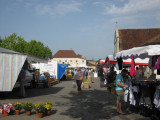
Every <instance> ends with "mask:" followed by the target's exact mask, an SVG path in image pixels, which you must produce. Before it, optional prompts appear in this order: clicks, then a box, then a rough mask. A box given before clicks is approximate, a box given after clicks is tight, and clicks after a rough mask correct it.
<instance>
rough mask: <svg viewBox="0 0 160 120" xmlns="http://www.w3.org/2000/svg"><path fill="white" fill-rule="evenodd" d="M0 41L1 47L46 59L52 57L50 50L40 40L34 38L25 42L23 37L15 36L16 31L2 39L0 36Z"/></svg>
mask: <svg viewBox="0 0 160 120" xmlns="http://www.w3.org/2000/svg"><path fill="white" fill-rule="evenodd" d="M0 43H1V44H0V45H1V47H3V48H6V49H10V50H14V51H17V52H20V53H26V54H30V55H34V56H38V57H40V58H46V59H48V58H51V57H52V52H51V50H50V49H49V48H48V46H47V47H46V46H44V44H43V43H42V42H40V41H36V40H31V41H30V42H26V41H25V40H24V38H22V37H20V36H17V34H16V33H13V34H12V35H10V36H8V37H5V39H4V40H1V38H0Z"/></svg>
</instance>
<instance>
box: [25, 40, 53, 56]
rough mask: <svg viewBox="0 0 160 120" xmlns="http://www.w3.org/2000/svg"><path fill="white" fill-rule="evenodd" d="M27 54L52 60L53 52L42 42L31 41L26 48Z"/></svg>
mask: <svg viewBox="0 0 160 120" xmlns="http://www.w3.org/2000/svg"><path fill="white" fill-rule="evenodd" d="M26 53H27V54H31V55H35V56H38V57H41V58H46V59H47V58H51V57H52V52H51V50H50V49H49V48H48V46H47V47H45V46H44V45H43V43H41V42H40V41H38V42H37V41H36V40H31V41H30V42H29V43H28V44H27V47H26Z"/></svg>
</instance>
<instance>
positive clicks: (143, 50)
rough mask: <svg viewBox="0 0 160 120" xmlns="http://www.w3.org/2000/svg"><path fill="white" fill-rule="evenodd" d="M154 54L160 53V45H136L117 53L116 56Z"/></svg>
mask: <svg viewBox="0 0 160 120" xmlns="http://www.w3.org/2000/svg"><path fill="white" fill-rule="evenodd" d="M142 54H143V55H147V56H154V55H160V45H148V46H143V47H134V48H131V49H128V50H123V51H121V52H118V53H116V54H115V58H119V57H131V56H132V55H134V56H140V55H142Z"/></svg>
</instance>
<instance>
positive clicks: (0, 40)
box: [0, 36, 3, 46]
mask: <svg viewBox="0 0 160 120" xmlns="http://www.w3.org/2000/svg"><path fill="white" fill-rule="evenodd" d="M2 41H3V39H2V38H1V36H0V46H1V43H2Z"/></svg>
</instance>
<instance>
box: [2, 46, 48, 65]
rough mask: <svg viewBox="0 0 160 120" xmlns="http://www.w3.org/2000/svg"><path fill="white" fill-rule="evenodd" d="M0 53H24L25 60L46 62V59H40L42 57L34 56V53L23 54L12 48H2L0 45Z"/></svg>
mask: <svg viewBox="0 0 160 120" xmlns="http://www.w3.org/2000/svg"><path fill="white" fill-rule="evenodd" d="M0 53H4V54H19V55H26V56H27V60H29V61H31V62H33V61H34V62H41V63H48V60H47V59H42V58H39V57H37V56H34V55H29V54H24V53H20V52H16V51H13V50H9V49H5V48H2V47H0Z"/></svg>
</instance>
